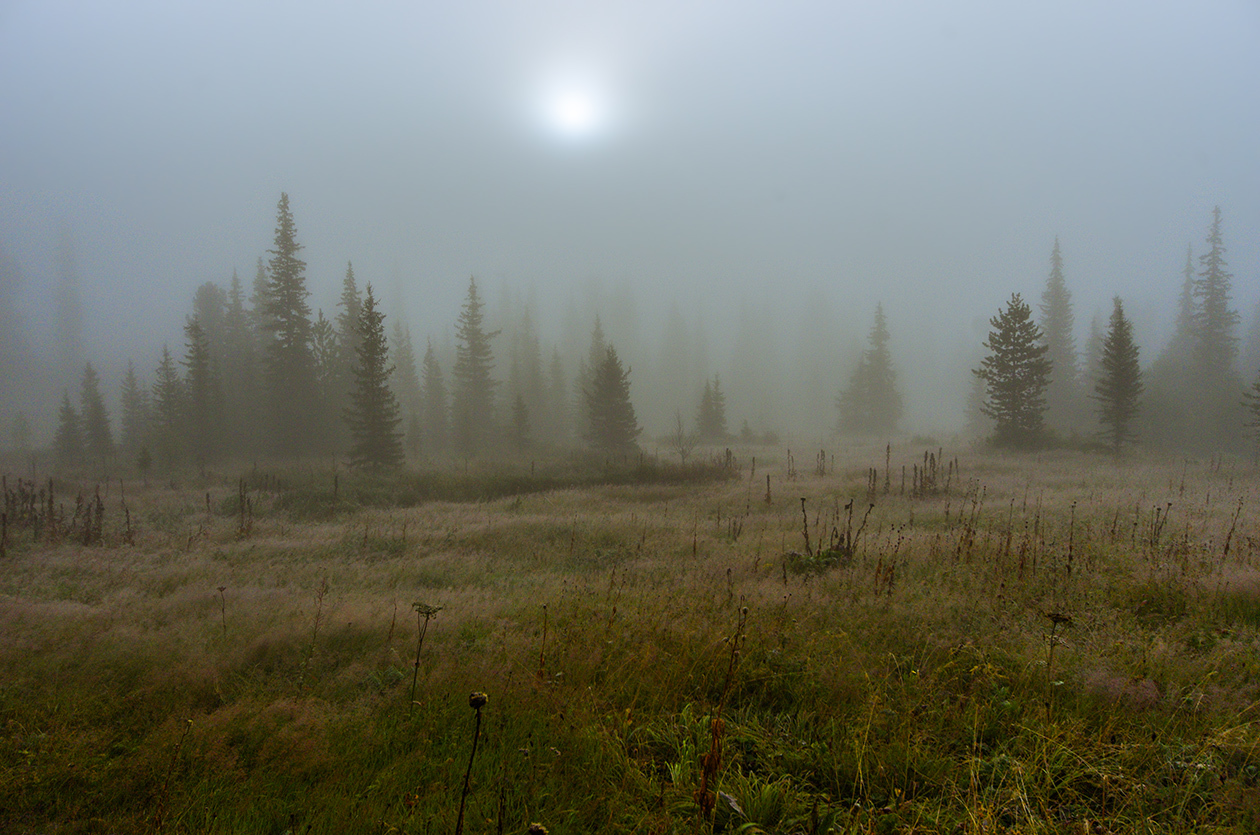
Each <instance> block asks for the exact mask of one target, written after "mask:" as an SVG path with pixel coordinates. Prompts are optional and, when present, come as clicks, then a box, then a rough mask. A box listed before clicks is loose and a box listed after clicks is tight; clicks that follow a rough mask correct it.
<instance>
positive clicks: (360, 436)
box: [346, 283, 403, 469]
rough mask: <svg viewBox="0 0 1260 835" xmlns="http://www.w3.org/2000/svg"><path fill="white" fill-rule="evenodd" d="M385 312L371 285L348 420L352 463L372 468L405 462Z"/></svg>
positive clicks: (365, 302) (362, 311)
mask: <svg viewBox="0 0 1260 835" xmlns="http://www.w3.org/2000/svg"><path fill="white" fill-rule="evenodd" d="M384 322H385V314H384V313H381V312H380V311H379V310H377V309H376V298H375V296H374V295H373V294H372V285H371V284H370V283H369V284H368V285H367V295H366V296H365V297H364V299H363V305H362V307H361V308H360V311H359V327H358V331H359V334H358V336H359V340H358V342H359V345H358V350H357V362H356V363H355V367H354V390H353V391H352V392H351V396H350V408H349V409H348V410H347V411H346V423H347V424H349V426H350V434H351V435H352V436H353V438H354V442H353V444H352V445H351V447H350V465H351V466H352V467H366V468H370V469H382V468H389V469H392V468H397V467H401V466H402V464H403V448H402V435H401V433H400V432H399V431H398V424H399V423H400V422H401V420H402V418H401V417H399V409H398V401H397V400H396V399H395V398H394V393H393V392H392V391H391V390H390V388H389V375H390V374H391V372H393V370H394V369H393V368H392V367H391V366H390V364H389V346H388V344H387V343H386V341H385V325H384Z"/></svg>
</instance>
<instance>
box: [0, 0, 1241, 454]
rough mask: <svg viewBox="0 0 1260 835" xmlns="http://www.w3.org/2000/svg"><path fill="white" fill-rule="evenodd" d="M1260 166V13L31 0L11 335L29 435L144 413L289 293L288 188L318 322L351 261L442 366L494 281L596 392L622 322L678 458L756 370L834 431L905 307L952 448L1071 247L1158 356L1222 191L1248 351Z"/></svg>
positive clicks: (625, 346) (1, 52) (1077, 270)
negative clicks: (1019, 307) (718, 402)
mask: <svg viewBox="0 0 1260 835" xmlns="http://www.w3.org/2000/svg"><path fill="white" fill-rule="evenodd" d="M360 6H361V7H362V8H360ZM1257 149H1260V6H1257V5H1256V4H1255V3H1254V2H1250V0H1240V1H1239V2H1227V1H1226V0H1205V2H1199V3H1185V2H1180V3H1178V2H1149V1H1148V2H1136V0H1134V1H1133V2H1129V0H1125V1H1124V2H1105V3H1100V2H1097V0H1089V1H1088V2H1084V1H1083V2H1071V1H1070V0H1069V2H1060V3H1053V4H1051V3H1032V2H997V1H996V0H991V1H990V2H980V0H976V1H975V2H953V3H931V2H921V3H915V2H886V3H885V2H881V3H859V2H831V3H824V2H818V3H804V2H789V3H776V4H767V3H754V2H722V3H719V2H669V3H665V2H636V3H629V2H614V3H601V4H590V3H577V2H536V3H509V2H481V1H474V2H466V3H432V2H429V3H403V2H374V3H365V4H333V3H298V2H263V3H243V2H231V0H225V2H218V3H207V4H193V3H184V2H176V3H172V2H169V1H168V0H163V2H157V1H156V0H155V1H154V2H136V1H135V0H115V1H114V2H86V1H85V2H60V1H59V0H39V2H35V1H34V0H31V1H30V2H27V1H26V0H10V1H9V2H7V3H4V4H0V251H2V252H3V261H4V264H3V265H2V269H0V273H2V274H0V305H2V306H3V307H4V310H3V311H0V328H4V329H5V330H7V331H8V332H7V333H5V334H0V336H3V338H2V339H0V346H3V349H4V350H6V351H9V352H10V353H11V356H15V355H18V354H17V353H16V352H17V351H18V350H19V347H18V346H22V345H24V346H26V348H25V349H23V351H24V352H23V353H22V354H21V355H20V356H21V357H22V368H20V369H19V371H20V372H21V373H11V374H10V380H9V381H8V382H7V383H0V386H3V387H4V388H5V392H4V396H3V397H0V422H2V423H3V425H4V426H5V427H7V426H8V425H9V424H10V423H11V422H12V415H13V414H16V412H17V411H18V410H22V411H23V412H24V413H26V414H28V415H30V416H31V418H32V421H33V422H34V423H35V424H36V425H37V427H39V431H38V432H37V435H38V436H39V438H41V439H42V440H43V442H47V439H48V438H49V437H50V436H51V432H52V426H53V423H54V421H55V417H56V408H57V403H58V401H59V399H60V394H61V389H62V387H63V386H64V387H68V388H69V389H70V390H71V391H72V392H73V391H74V390H75V389H74V386H75V385H76V383H74V382H73V381H69V380H65V379H60V378H58V377H57V373H58V372H57V369H58V368H60V367H61V366H59V365H58V363H59V362H61V361H60V360H58V359H57V357H59V356H68V357H70V358H71V359H73V360H74V361H76V362H77V361H80V360H88V361H91V362H93V364H94V365H96V366H97V368H98V369H100V370H101V372H102V382H103V386H104V389H105V390H106V392H107V399H109V401H110V408H111V411H113V412H115V413H116V411H117V405H116V404H117V399H116V397H117V395H116V392H117V390H118V384H119V380H120V378H121V374H122V371H123V370H124V369H125V367H126V364H127V361H128V360H129V359H130V360H134V362H135V364H136V368H137V369H138V370H139V371H140V372H141V373H142V374H143V375H144V376H145V377H148V376H149V375H150V374H151V372H152V369H153V368H154V366H155V365H156V363H157V359H158V355H159V354H160V351H161V348H162V345H163V344H164V343H165V344H169V345H170V346H171V347H172V350H173V351H175V350H177V349H178V348H179V346H181V345H182V343H183V335H182V327H183V324H184V320H185V316H186V315H188V313H189V312H190V310H191V304H192V297H193V293H194V291H195V289H196V288H197V287H198V286H199V285H201V284H203V283H204V282H207V281H213V282H216V283H217V284H219V285H221V286H224V287H226V286H227V284H228V282H229V280H230V279H231V276H232V273H233V270H236V271H237V272H238V273H239V275H240V276H241V278H242V279H243V280H244V281H246V282H247V283H248V281H249V280H250V279H251V278H252V276H253V274H254V270H255V264H256V262H257V260H258V259H259V258H260V257H263V258H265V257H267V250H268V249H270V248H271V246H272V236H273V232H274V229H275V225H276V206H277V201H278V199H279V197H280V194H281V192H285V193H287V194H288V195H289V197H290V200H291V201H292V209H293V212H294V216H295V219H296V224H297V230H298V235H299V240H300V242H301V243H302V244H303V246H304V247H305V248H304V250H303V253H302V254H303V257H304V258H305V259H306V261H307V263H308V270H307V281H308V286H309V289H310V290H311V293H312V297H311V306H312V308H322V309H323V310H324V312H325V314H326V315H328V316H329V317H331V316H332V315H333V314H334V312H335V306H336V304H337V299H338V294H339V292H340V288H341V281H342V277H343V275H344V273H345V269H346V264H347V262H348V261H352V262H353V264H354V270H355V273H356V275H357V276H358V279H359V281H360V284H363V283H365V282H371V283H372V284H373V285H374V287H375V288H376V291H377V294H378V296H379V297H380V298H381V299H382V300H383V302H384V306H385V310H386V313H387V316H388V317H390V318H389V319H387V322H386V325H387V326H389V325H390V324H391V323H392V321H393V320H395V319H398V320H402V321H405V322H406V323H407V325H408V326H409V327H410V329H411V332H412V336H413V339H414V340H415V342H416V344H417V346H418V349H419V351H420V352H421V353H422V352H423V349H424V344H425V340H426V338H431V339H432V340H433V342H434V344H435V345H437V346H441V347H442V349H443V350H444V351H446V352H447V355H449V351H450V347H449V346H450V345H451V343H452V339H453V336H452V334H453V328H454V323H455V320H456V317H457V315H458V313H459V310H460V305H461V303H462V302H463V300H464V297H465V294H466V292H467V289H468V280H469V277H470V276H475V277H476V279H477V281H478V284H479V286H480V287H481V288H482V291H483V294H484V296H485V298H486V300H487V302H488V305H489V306H488V311H489V315H490V318H491V320H492V321H493V320H495V319H496V317H498V318H500V319H502V318H504V317H506V316H507V311H509V310H510V309H512V308H513V307H514V306H518V305H528V306H529V307H530V309H531V310H532V315H533V316H535V317H536V326H537V328H538V330H539V336H540V339H541V342H542V346H543V348H542V350H543V357H544V359H545V358H547V357H548V356H550V354H551V351H552V348H553V347H554V348H555V350H557V351H559V352H561V353H562V354H563V355H564V357H565V359H566V361H567V362H568V367H569V373H570V374H571V373H572V372H573V370H574V365H573V363H574V362H575V361H576V358H577V357H580V356H581V355H582V352H584V351H585V350H586V346H587V343H588V340H589V333H590V330H591V327H592V325H593V321H594V317H595V315H599V316H600V318H601V322H602V324H603V327H604V329H605V331H606V332H607V335H608V337H609V339H610V341H612V342H613V343H614V344H615V345H616V346H617V349H618V351H619V352H620V353H621V355H622V356H623V358H624V359H625V360H626V362H627V364H628V365H630V366H631V367H632V368H633V372H632V383H633V385H634V386H635V389H634V399H635V405H636V408H637V409H638V411H639V415H640V418H641V420H642V422H643V423H644V425H645V433H646V434H647V435H657V434H660V433H663V432H665V431H666V430H667V429H668V428H669V427H668V422H669V419H670V417H671V416H672V415H673V414H674V413H675V412H676V411H678V410H681V411H682V413H683V414H684V415H688V416H690V415H691V414H692V412H693V411H694V409H695V400H696V397H697V396H698V394H699V389H700V387H701V386H702V385H703V382H704V380H705V379H706V378H708V377H711V376H712V375H713V374H715V373H717V374H720V375H721V376H722V379H723V381H724V382H725V384H726V389H727V391H726V393H727V397H728V402H729V406H728V408H729V412H730V420H731V423H732V428H733V429H738V427H739V426H740V424H741V421H743V420H748V421H749V422H750V424H751V425H752V426H753V427H754V428H756V429H758V430H761V429H774V430H775V431H778V432H780V433H783V434H784V435H785V436H789V437H792V436H794V437H799V438H802V439H805V440H808V441H812V440H813V439H816V438H818V437H822V436H823V435H825V434H826V433H827V432H828V430H829V428H830V427H832V426H834V425H835V422H836V414H835V405H834V404H835V398H836V394H837V392H838V390H839V389H840V387H842V386H843V385H844V384H845V381H846V380H847V378H848V375H849V373H850V372H851V370H852V368H853V367H854V365H855V363H856V362H857V359H858V356H859V354H860V352H861V351H862V349H863V346H864V345H865V344H866V339H867V334H868V331H869V330H870V327H871V322H872V316H873V315H874V311H875V307H876V304H877V303H879V304H882V306H883V310H884V311H885V313H886V314H887V317H888V326H889V331H890V333H891V343H890V346H891V349H892V353H893V357H894V361H895V365H896V369H897V371H898V374H899V381H900V385H901V387H902V390H903V392H904V395H905V400H906V413H905V417H904V419H903V421H902V425H903V428H904V429H906V430H907V431H912V432H921V433H949V432H953V431H956V430H957V429H959V428H960V427H961V426H962V424H963V422H964V417H963V416H964V401H965V397H966V393H967V390H968V386H969V385H970V382H969V375H968V369H969V368H970V367H973V366H974V365H975V363H976V361H977V357H978V356H979V355H980V354H981V352H982V348H981V343H982V342H983V340H984V339H985V336H986V334H987V331H988V320H989V318H990V317H991V316H994V315H995V314H996V313H997V311H998V309H999V308H1000V307H1001V305H1002V304H1003V303H1004V302H1005V301H1006V300H1007V299H1008V298H1009V297H1010V295H1011V294H1012V293H1015V292H1019V293H1022V294H1023V296H1024V298H1025V299H1027V300H1030V301H1033V302H1035V301H1036V300H1037V299H1039V298H1040V296H1041V293H1042V291H1043V289H1044V287H1045V283H1046V278H1047V275H1048V273H1049V269H1050V253H1051V249H1052V247H1053V245H1054V241H1055V239H1056V237H1057V238H1058V240H1059V242H1060V244H1061V246H1062V252H1063V257H1064V270H1065V276H1066V280H1067V284H1068V287H1069V288H1070V290H1071V293H1072V302H1073V306H1074V311H1075V321H1076V330H1077V334H1076V338H1077V343H1078V345H1080V346H1082V347H1083V346H1084V345H1085V343H1086V339H1087V337H1088V334H1089V328H1090V322H1091V320H1092V319H1093V318H1094V317H1095V316H1097V317H1100V318H1101V320H1102V321H1103V322H1104V323H1105V321H1106V316H1107V315H1108V314H1109V313H1110V310H1111V299H1112V297H1113V296H1114V295H1117V294H1118V295H1120V296H1121V297H1123V299H1124V301H1125V309H1126V311H1127V313H1128V315H1129V317H1130V318H1131V319H1132V321H1133V323H1134V327H1135V333H1136V338H1137V342H1138V344H1139V345H1140V347H1141V350H1142V359H1143V362H1149V361H1151V360H1152V359H1153V358H1154V356H1155V355H1156V354H1157V353H1158V352H1159V351H1160V349H1161V347H1162V345H1163V344H1164V343H1165V342H1166V341H1167V339H1168V338H1169V336H1170V333H1171V329H1172V324H1173V320H1174V316H1175V312H1176V302H1177V298H1178V294H1179V292H1180V290H1181V282H1182V276H1181V271H1182V267H1183V265H1184V264H1185V260H1186V247H1187V245H1188V244H1189V245H1191V246H1193V247H1194V252H1195V255H1196V256H1197V255H1198V254H1199V253H1200V252H1202V250H1203V246H1204V236H1205V234H1206V233H1207V230H1208V226H1209V224H1210V222H1211V214H1212V209H1213V207H1214V206H1218V205H1219V206H1220V207H1221V210H1222V213H1223V218H1224V235H1225V242H1226V245H1227V247H1228V260H1229V267H1230V270H1231V271H1232V273H1233V304H1234V307H1235V309H1237V310H1238V311H1239V313H1240V315H1241V328H1240V332H1239V336H1240V337H1242V336H1243V335H1244V334H1245V332H1246V329H1247V326H1248V324H1249V322H1250V321H1251V318H1252V316H1253V311H1254V310H1255V309H1256V307H1257V303H1260V152H1258V150H1257ZM59 298H60V299H61V301H60V302H59V301H58V300H59ZM59 304H60V309H61V310H62V311H63V313H62V315H61V316H58V314H57V310H58V307H59ZM76 304H77V305H78V307H79V309H80V310H81V322H82V328H81V336H80V334H79V333H78V328H77V327H75V326H70V327H69V328H68V330H67V326H66V324H65V323H66V321H67V320H66V313H65V311H66V310H71V311H73V309H74V307H75V305H76ZM71 321H72V322H73V321H75V317H74V316H71ZM59 323H60V324H59ZM59 328H61V330H62V331H65V333H63V337H64V339H68V340H71V341H73V340H75V339H81V345H73V344H71V345H67V344H65V342H64V339H63V343H62V344H61V346H60V347H58V346H57V343H55V342H54V337H55V336H56V334H57V333H58V329H59ZM671 340H672V341H671ZM680 346H681V347H680ZM505 347H506V346H505V345H501V344H496V346H495V348H496V352H498V351H500V350H501V349H503V348H505ZM26 349H29V352H26ZM1244 354H1245V352H1244ZM497 363H498V365H497V367H498V370H499V372H502V373H506V366H507V363H506V361H505V360H504V359H503V357H502V355H501V354H500V355H498V357H497ZM63 365H64V363H63ZM79 367H81V364H80V366H79ZM1241 371H1242V375H1243V377H1245V379H1246V380H1248V381H1250V380H1251V379H1253V378H1254V377H1255V372H1256V369H1242V370H1241ZM7 431H8V430H7V429H5V433H6V435H7ZM6 443H7V438H6Z"/></svg>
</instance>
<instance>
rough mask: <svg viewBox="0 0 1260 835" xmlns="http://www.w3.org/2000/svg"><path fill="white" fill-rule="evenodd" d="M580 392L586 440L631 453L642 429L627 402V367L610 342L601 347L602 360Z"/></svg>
mask: <svg viewBox="0 0 1260 835" xmlns="http://www.w3.org/2000/svg"><path fill="white" fill-rule="evenodd" d="M584 394H585V400H586V425H587V434H586V440H587V442H588V443H590V445H591V446H593V447H595V448H596V449H599V450H602V451H604V452H613V453H626V452H632V451H633V450H634V449H635V448H636V446H637V444H636V441H635V439H636V438H638V437H639V433H640V432H642V431H643V430H642V428H641V427H640V426H639V423H638V420H637V419H636V417H635V414H634V404H632V403H631V402H630V369H628V368H623V367H622V365H621V360H619V359H618V358H617V351H616V349H614V348H613V347H612V346H611V345H609V346H607V347H606V348H605V349H604V360H603V362H601V363H600V364H599V365H598V366H596V368H595V370H594V373H593V374H592V375H591V381H590V383H589V385H588V386H587V389H586V391H585V392H584Z"/></svg>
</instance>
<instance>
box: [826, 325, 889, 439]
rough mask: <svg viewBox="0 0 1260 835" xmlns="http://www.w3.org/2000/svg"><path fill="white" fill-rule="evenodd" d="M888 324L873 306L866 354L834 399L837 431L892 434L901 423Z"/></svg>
mask: <svg viewBox="0 0 1260 835" xmlns="http://www.w3.org/2000/svg"><path fill="white" fill-rule="evenodd" d="M889 339H890V336H889V333H888V320H887V318H885V316H884V306H883V305H882V304H878V305H876V306H875V322H874V324H872V325H871V332H870V335H869V336H868V337H867V347H866V350H865V351H863V352H862V358H861V359H860V360H859V361H858V365H857V368H855V369H853V375H852V376H851V377H850V378H849V385H848V386H847V387H845V389H844V390H843V391H841V392H840V396H839V397H838V398H837V399H836V408H837V409H839V411H840V424H839V427H840V431H842V432H852V433H856V434H871V433H879V432H892V431H894V430H895V429H896V428H897V422H898V421H899V420H901V412H902V400H901V392H900V391H898V389H897V372H896V371H894V370H893V366H892V353H891V351H889V349H888V341H889Z"/></svg>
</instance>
